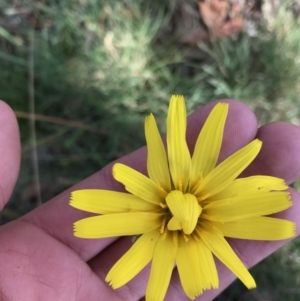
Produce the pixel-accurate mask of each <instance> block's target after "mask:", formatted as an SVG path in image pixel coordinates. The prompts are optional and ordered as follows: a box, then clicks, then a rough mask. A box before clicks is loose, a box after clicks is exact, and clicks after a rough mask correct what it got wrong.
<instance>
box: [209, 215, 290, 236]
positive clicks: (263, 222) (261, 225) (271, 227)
mask: <svg viewBox="0 0 300 301" xmlns="http://www.w3.org/2000/svg"><path fill="white" fill-rule="evenodd" d="M210 224H212V225H213V226H215V227H216V228H217V229H219V230H220V231H221V232H222V234H223V235H224V236H227V237H233V238H241V239H255V240H279V239H287V238H291V237H293V236H295V234H296V225H295V223H293V222H291V221H287V220H283V219H279V218H272V217H263V216H259V217H252V218H247V219H242V220H238V221H234V222H229V223H217V222H210Z"/></svg>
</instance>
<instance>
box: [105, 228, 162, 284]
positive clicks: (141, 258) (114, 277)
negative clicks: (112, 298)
mask: <svg viewBox="0 0 300 301" xmlns="http://www.w3.org/2000/svg"><path fill="white" fill-rule="evenodd" d="M159 235H160V231H159V230H154V231H151V232H149V233H146V234H143V235H142V236H141V237H140V238H139V239H138V240H137V241H136V242H135V243H134V244H133V246H132V247H131V248H130V249H129V250H128V251H127V252H126V253H125V255H123V256H122V257H121V258H120V259H119V260H118V261H117V262H116V264H115V265H114V266H113V267H112V268H111V270H110V271H109V273H108V274H107V276H106V279H105V281H106V282H110V285H111V286H112V287H113V288H114V289H116V288H119V287H120V286H122V285H124V284H126V283H127V282H129V281H130V280H131V279H132V278H133V277H135V276H136V275H137V274H138V273H139V272H140V271H141V270H142V269H143V268H144V267H145V266H146V265H147V264H148V263H149V262H150V261H151V259H152V257H153V252H154V247H155V245H156V243H157V240H158V238H159Z"/></svg>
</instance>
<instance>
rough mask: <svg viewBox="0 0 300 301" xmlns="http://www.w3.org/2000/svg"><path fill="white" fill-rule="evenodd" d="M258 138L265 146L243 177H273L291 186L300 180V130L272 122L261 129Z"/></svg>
mask: <svg viewBox="0 0 300 301" xmlns="http://www.w3.org/2000/svg"><path fill="white" fill-rule="evenodd" d="M257 138H259V139H260V140H262V142H263V146H262V149H261V151H260V153H259V154H258V156H257V157H256V159H255V160H254V162H253V163H252V164H251V165H250V166H249V168H248V169H247V170H246V171H245V173H244V174H243V175H245V176H246V175H254V174H263V175H273V176H276V177H279V178H283V179H285V181H286V182H287V183H288V184H290V183H292V182H294V181H295V180H297V179H298V178H300V164H299V159H298V158H299V154H300V139H299V138H300V128H299V127H298V126H296V125H293V124H289V123H284V122H272V123H268V124H265V125H263V126H262V127H261V128H259V130H258V133H257Z"/></svg>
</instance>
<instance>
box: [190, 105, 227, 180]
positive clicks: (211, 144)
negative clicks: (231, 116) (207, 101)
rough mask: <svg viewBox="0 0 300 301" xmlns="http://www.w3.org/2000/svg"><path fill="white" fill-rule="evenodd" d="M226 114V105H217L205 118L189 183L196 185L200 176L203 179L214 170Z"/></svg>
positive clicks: (193, 159) (195, 150)
mask: <svg viewBox="0 0 300 301" xmlns="http://www.w3.org/2000/svg"><path fill="white" fill-rule="evenodd" d="M227 113H228V104H227V103H218V104H217V105H215V106H214V108H213V109H212V111H211V112H210V114H209V116H208V117H207V119H206V121H205V123H204V125H203V128H202V129H201V132H200V134H199V136H198V139H197V142H196V145H195V149H194V154H193V157H192V168H191V177H190V181H191V183H197V182H198V181H199V178H200V175H201V176H202V177H203V178H205V177H206V176H207V175H208V173H210V172H211V171H212V170H213V169H214V167H215V165H216V163H217V160H218V158H219V153H220V149H221V145H222V140H223V132H224V126H225V121H226V117H227Z"/></svg>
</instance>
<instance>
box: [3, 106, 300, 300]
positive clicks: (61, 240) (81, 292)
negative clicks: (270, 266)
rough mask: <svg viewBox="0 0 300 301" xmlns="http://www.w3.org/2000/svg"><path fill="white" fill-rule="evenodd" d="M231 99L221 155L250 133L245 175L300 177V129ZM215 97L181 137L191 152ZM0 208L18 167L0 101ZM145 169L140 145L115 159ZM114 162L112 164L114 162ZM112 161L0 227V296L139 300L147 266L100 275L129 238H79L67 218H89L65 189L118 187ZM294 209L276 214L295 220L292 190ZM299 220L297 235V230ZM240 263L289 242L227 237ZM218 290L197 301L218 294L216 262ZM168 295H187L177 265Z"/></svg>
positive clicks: (223, 280) (298, 211) (229, 277)
mask: <svg viewBox="0 0 300 301" xmlns="http://www.w3.org/2000/svg"><path fill="white" fill-rule="evenodd" d="M223 101H226V102H228V103H229V104H230V106H229V116H228V119H227V122H226V127H225V134H224V141H223V145H222V150H221V155H220V161H222V160H224V159H225V158H226V157H228V156H229V155H231V154H232V153H234V152H235V151H237V150H238V149H240V148H241V147H243V146H244V145H246V144H248V143H249V142H250V141H252V140H253V139H254V138H255V137H258V138H259V139H261V140H262V141H263V147H262V150H261V152H260V154H259V155H258V157H257V158H256V159H255V161H254V162H253V163H252V164H251V166H250V167H249V168H248V169H247V170H246V171H245V172H244V173H243V176H249V175H253V174H264V175H273V176H277V177H281V178H284V179H285V180H286V181H287V183H289V184H290V183H291V182H293V181H295V180H296V179H298V178H299V177H300V156H299V150H300V128H298V127H296V126H294V125H291V124H287V123H281V122H276V123H269V124H266V125H264V126H262V127H260V128H259V129H257V122H256V118H255V116H254V114H253V113H252V111H251V110H250V109H249V108H248V107H247V106H246V105H244V104H242V103H240V102H237V101H233V100H223ZM214 104H215V103H211V104H208V105H206V106H204V107H202V108H201V109H199V110H197V111H196V112H195V113H193V114H192V115H191V116H190V117H189V120H188V132H187V141H188V144H189V147H190V149H191V150H193V148H194V145H195V139H196V137H197V135H198V133H199V131H200V129H201V127H202V125H203V123H204V121H205V119H206V117H207V115H208V113H209V112H210V110H211V109H212V107H213V105H214ZM0 158H1V159H0V178H1V183H0V206H1V207H2V208H3V206H4V205H5V204H6V202H7V201H8V199H9V197H10V195H11V193H12V190H13V187H14V185H15V182H16V179H17V177H18V172H19V164H20V142H19V132H18V126H17V122H16V119H15V117H14V114H13V112H12V110H11V109H10V108H9V106H8V105H7V104H5V103H4V102H0ZM118 161H119V162H122V163H124V164H127V165H129V166H131V167H133V168H135V169H137V170H139V171H141V172H143V173H146V149H145V148H141V149H139V150H137V151H135V152H133V153H131V154H129V155H127V156H125V157H123V158H121V159H120V160H118ZM112 164H113V163H112ZM112 164H109V165H108V166H107V167H105V168H104V169H102V170H101V171H99V172H97V173H95V174H94V175H92V176H91V177H89V178H88V179H86V180H84V181H82V182H80V183H79V184H77V185H76V186H74V187H72V188H71V189H69V190H67V191H65V192H63V193H62V194H60V195H58V196H57V197H55V198H54V199H52V200H50V201H49V202H47V203H45V204H44V205H42V206H40V207H39V208H37V209H35V210H34V211H32V212H30V213H29V214H27V215H25V216H23V217H21V218H20V219H18V220H16V221H13V222H11V223H8V224H6V225H4V226H1V227H0V300H1V301H8V300H9V301H35V300H36V301H38V300H43V301H48V300H49V301H53V300H58V301H66V300H74V301H82V300H89V301H102V300H111V301H125V300H126V301H139V300H144V294H145V289H146V285H147V280H148V275H149V267H146V268H145V269H144V270H143V271H142V272H141V273H140V274H139V275H138V276H137V277H135V278H134V279H133V280H132V281H130V282H129V283H128V284H127V285H125V286H123V287H122V288H120V289H118V290H113V289H111V288H110V287H109V286H108V284H107V283H106V282H105V281H104V279H105V276H106V274H107V272H108V270H109V269H110V268H111V267H112V265H113V264H114V263H115V262H116V260H117V259H118V258H119V257H120V256H121V255H122V254H123V253H124V252H125V251H126V250H127V249H128V248H129V247H130V246H131V245H132V242H131V238H128V237H123V238H120V239H117V238H106V239H97V240H86V239H79V238H76V237H74V236H73V233H72V224H73V222H75V221H77V220H79V219H82V218H84V217H87V216H89V214H88V213H85V212H82V211H80V210H76V209H74V208H72V207H70V206H69V205H68V203H69V196H70V191H72V190H76V189H82V188H99V189H109V190H120V191H124V189H123V187H122V185H120V184H119V183H117V182H115V181H114V179H113V178H112V175H111V168H112ZM290 192H291V196H292V200H293V203H294V205H293V207H292V208H290V209H288V210H286V211H284V212H281V213H280V214H277V216H278V217H281V218H285V219H288V220H292V221H294V222H298V224H299V216H300V196H299V194H298V193H297V192H296V191H294V190H292V189H291V190H290ZM299 230H300V229H299V226H298V228H297V233H299ZM229 241H230V243H231V245H232V246H233V248H234V250H235V251H236V253H237V254H238V256H239V257H240V258H241V259H242V261H243V262H244V263H245V264H246V265H247V266H248V267H251V266H253V265H254V264H256V263H257V262H259V261H260V260H262V259H263V258H264V257H266V256H268V255H269V254H271V253H272V252H274V251H275V250H276V249H278V248H279V247H281V246H282V245H284V244H286V243H287V242H288V240H284V241H276V242H262V241H260V242H257V241H246V240H234V239H230V240H229ZM217 266H218V270H219V276H220V288H219V289H218V290H211V291H207V292H205V293H204V294H203V295H202V296H200V297H199V298H197V299H196V300H198V301H200V300H201V301H209V300H212V299H213V298H214V297H216V296H217V295H218V294H219V293H220V292H221V291H222V290H223V289H224V288H226V287H227V286H228V285H229V284H230V283H231V282H232V281H233V280H234V279H235V277H234V275H233V274H232V273H231V272H230V271H229V270H228V269H227V268H225V267H224V266H223V265H222V264H220V263H219V262H218V261H217ZM165 300H166V301H171V300H172V301H179V300H180V301H184V300H189V299H188V298H187V297H186V296H185V295H184V293H183V291H182V289H181V285H180V282H179V278H178V274H177V271H176V269H175V270H174V273H173V276H172V281H171V284H170V286H169V289H168V292H167V295H166V298H165Z"/></svg>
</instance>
